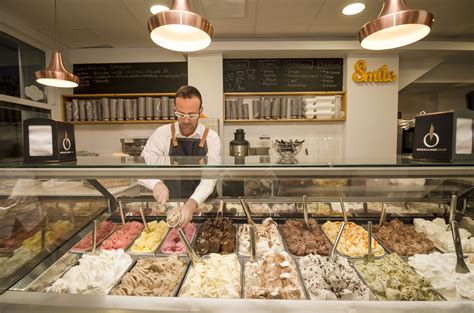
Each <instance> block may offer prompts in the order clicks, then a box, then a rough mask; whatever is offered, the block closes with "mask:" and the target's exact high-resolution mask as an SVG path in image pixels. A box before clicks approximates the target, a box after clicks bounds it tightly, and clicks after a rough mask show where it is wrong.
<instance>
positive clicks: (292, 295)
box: [242, 251, 308, 300]
mask: <svg viewBox="0 0 474 313" xmlns="http://www.w3.org/2000/svg"><path fill="white" fill-rule="evenodd" d="M270 257H275V259H276V260H277V261H281V262H279V263H278V262H269V260H268V258H270ZM264 258H265V260H264ZM242 260H243V267H242V269H243V285H242V297H243V298H245V299H285V300H306V299H308V295H307V292H306V289H305V287H304V284H303V280H302V277H301V273H300V271H299V270H298V267H297V265H296V262H295V260H294V259H293V258H291V257H290V255H289V254H288V253H286V252H285V251H283V252H280V253H272V252H268V253H266V254H265V255H264V257H263V258H257V261H256V262H252V261H251V260H250V259H248V258H244V259H242ZM270 261H271V260H270ZM276 263H278V265H276ZM248 266H255V267H256V272H255V273H251V272H250V273H249V270H248V268H247V267H248ZM264 266H267V268H263V267H264ZM271 270H275V272H274V275H278V277H271V274H272V273H271V272H270V271H271ZM247 275H252V276H254V277H255V279H262V281H261V283H262V286H258V282H257V286H255V284H252V285H251V284H250V283H249V278H248V277H247ZM292 276H293V278H292ZM265 278H267V281H266V282H264V281H263V280H264V279H265ZM291 278H292V279H291ZM271 281H272V282H275V281H279V282H277V283H276V285H275V286H271V285H270V282H271ZM290 281H292V282H291V284H290V283H289V282H290ZM285 284H286V286H284V285H285ZM281 286H283V288H282V287H281ZM248 289H251V290H248ZM247 291H248V292H247Z"/></svg>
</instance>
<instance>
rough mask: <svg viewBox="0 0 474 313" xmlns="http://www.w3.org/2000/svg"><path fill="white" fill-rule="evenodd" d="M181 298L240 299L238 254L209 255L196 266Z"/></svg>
mask: <svg viewBox="0 0 474 313" xmlns="http://www.w3.org/2000/svg"><path fill="white" fill-rule="evenodd" d="M180 297H189V298H240V263H239V259H238V258H237V255H236V254H227V255H220V254H216V253H211V254H209V257H208V258H204V259H203V262H199V263H196V264H194V265H193V266H192V267H191V269H190V271H189V273H188V276H187V278H186V281H185V282H184V284H183V287H182V288H181V292H180Z"/></svg>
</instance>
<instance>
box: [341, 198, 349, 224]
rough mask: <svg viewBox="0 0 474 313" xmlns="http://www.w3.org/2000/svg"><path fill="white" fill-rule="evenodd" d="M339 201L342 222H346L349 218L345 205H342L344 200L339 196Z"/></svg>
mask: <svg viewBox="0 0 474 313" xmlns="http://www.w3.org/2000/svg"><path fill="white" fill-rule="evenodd" d="M339 203H340V204H341V210H342V215H343V216H344V222H346V223H348V222H349V219H348V218H347V212H346V207H345V206H344V201H342V198H339Z"/></svg>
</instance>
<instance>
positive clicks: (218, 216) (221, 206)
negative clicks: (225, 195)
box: [214, 199, 224, 228]
mask: <svg viewBox="0 0 474 313" xmlns="http://www.w3.org/2000/svg"><path fill="white" fill-rule="evenodd" d="M223 216H224V200H222V199H221V201H219V208H218V209H217V213H216V220H215V221H214V226H216V227H218V228H222V218H223Z"/></svg>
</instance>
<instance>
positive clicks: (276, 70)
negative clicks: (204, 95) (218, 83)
mask: <svg viewBox="0 0 474 313" xmlns="http://www.w3.org/2000/svg"><path fill="white" fill-rule="evenodd" d="M342 79H343V60H342V59H339V58H338V59H226V60H224V92H292V91H342Z"/></svg>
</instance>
